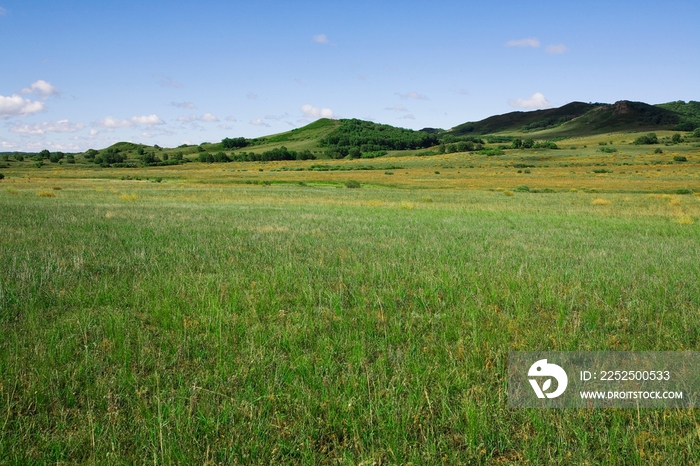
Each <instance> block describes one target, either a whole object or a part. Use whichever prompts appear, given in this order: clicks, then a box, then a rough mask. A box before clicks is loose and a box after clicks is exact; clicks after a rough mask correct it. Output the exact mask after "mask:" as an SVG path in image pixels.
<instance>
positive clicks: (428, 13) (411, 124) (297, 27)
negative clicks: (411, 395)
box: [0, 0, 700, 151]
mask: <svg viewBox="0 0 700 466" xmlns="http://www.w3.org/2000/svg"><path fill="white" fill-rule="evenodd" d="M698 17H700V2H697V1H696V0H693V1H679V0H668V1H666V2H664V3H662V4H659V3H658V2H650V1H645V0H637V1H627V0H623V1H616V2H610V1H589V2H585V1H584V2H568V1H562V0H558V1H528V2H524V1H465V0H463V1H441V0H436V1H433V2H414V1H401V2H397V1H378V0H375V1H364V0H355V1H313V2H312V1H294V0H290V1H277V2H272V1H248V2H242V1H209V0H202V1H199V2H183V1H173V2H156V1H148V0H140V1H132V0H122V1H119V2H117V1H99V2H95V1H91V2H88V1H83V0H74V1H65V0H64V1H38V0H36V1H35V0H0V63H1V69H2V72H0V151H14V150H19V151H36V150H41V149H44V148H48V149H49V150H62V151H82V150H87V149H88V148H97V149H100V148H103V147H107V146H108V145H110V144H112V143H114V142H117V141H133V142H142V143H145V144H159V145H161V146H167V147H173V146H177V145H180V144H183V143H191V144H192V143H200V142H204V141H209V142H215V141H219V140H221V139H222V138H224V137H238V136H245V137H256V136H263V135H267V134H273V133H278V132H282V131H288V130H289V129H292V128H294V127H299V126H303V125H304V124H307V123H309V122H311V121H314V120H315V119H317V118H319V117H323V116H329V117H333V118H362V119H369V120H373V121H376V122H380V123H387V124H391V125H395V126H402V127H406V128H413V129H420V128H423V127H440V128H450V127H453V126H456V125H458V124H461V123H464V122H466V121H476V120H480V119H482V118H485V117H488V116H491V115H494V114H500V113H506V112H509V111H514V110H532V109H535V108H546V107H549V106H552V107H557V106H561V105H564V104H566V103H568V102H571V101H575V100H578V101H584V102H589V101H592V102H614V101H617V100H622V99H627V100H639V101H644V102H647V103H662V102H668V101H673V100H685V101H688V100H700V86H698V78H699V77H700V59H699V58H700V32H699V28H698V27H697V18H698Z"/></svg>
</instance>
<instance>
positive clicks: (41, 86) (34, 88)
mask: <svg viewBox="0 0 700 466" xmlns="http://www.w3.org/2000/svg"><path fill="white" fill-rule="evenodd" d="M20 92H21V93H22V94H34V95H37V96H39V97H42V98H46V97H49V96H52V95H58V94H60V93H61V91H59V90H58V88H56V87H54V86H52V85H51V83H48V82H46V81H44V80H43V79H40V80H38V81H35V82H33V83H31V84H30V85H29V87H25V88H24V89H22V90H21V91H20Z"/></svg>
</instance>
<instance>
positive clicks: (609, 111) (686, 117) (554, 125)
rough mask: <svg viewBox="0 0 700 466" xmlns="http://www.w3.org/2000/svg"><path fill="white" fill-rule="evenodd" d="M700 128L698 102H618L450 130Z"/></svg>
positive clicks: (541, 133) (544, 134)
mask: <svg viewBox="0 0 700 466" xmlns="http://www.w3.org/2000/svg"><path fill="white" fill-rule="evenodd" d="M697 126H700V104H699V103H698V102H692V101H691V102H690V103H688V104H686V103H685V102H672V103H669V104H660V105H649V104H646V103H643V102H631V101H627V100H621V101H619V102H615V103H614V104H586V103H582V102H572V103H570V104H567V105H564V106H563V107H559V108H552V109H547V110H536V111H532V112H511V113H506V114H504V115H496V116H492V117H489V118H486V119H485V120H481V121H478V122H468V123H464V124H461V125H459V126H455V127H454V128H452V129H451V130H450V133H451V134H454V135H456V136H460V135H466V134H474V135H483V134H497V133H509V134H512V133H529V135H530V137H534V138H537V137H541V138H553V137H574V136H589V135H594V134H604V133H613V132H636V131H652V130H676V129H677V130H686V131H690V130H692V129H694V127H697Z"/></svg>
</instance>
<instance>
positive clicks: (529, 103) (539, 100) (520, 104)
mask: <svg viewBox="0 0 700 466" xmlns="http://www.w3.org/2000/svg"><path fill="white" fill-rule="evenodd" d="M508 105H510V106H511V107H515V108H524V109H535V108H549V107H551V106H552V104H550V103H549V101H548V100H547V98H546V97H545V96H544V95H542V94H540V93H539V92H536V93H534V94H532V95H531V96H530V97H529V98H527V99H510V100H509V101H508Z"/></svg>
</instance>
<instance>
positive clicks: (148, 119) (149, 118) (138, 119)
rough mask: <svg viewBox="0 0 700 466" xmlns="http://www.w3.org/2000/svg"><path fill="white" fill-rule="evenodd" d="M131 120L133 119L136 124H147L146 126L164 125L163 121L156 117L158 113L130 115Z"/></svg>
mask: <svg viewBox="0 0 700 466" xmlns="http://www.w3.org/2000/svg"><path fill="white" fill-rule="evenodd" d="M131 121H133V122H134V123H135V124H137V125H148V126H153V125H164V124H165V122H164V121H163V120H161V119H160V118H158V115H144V116H135V117H131Z"/></svg>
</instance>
